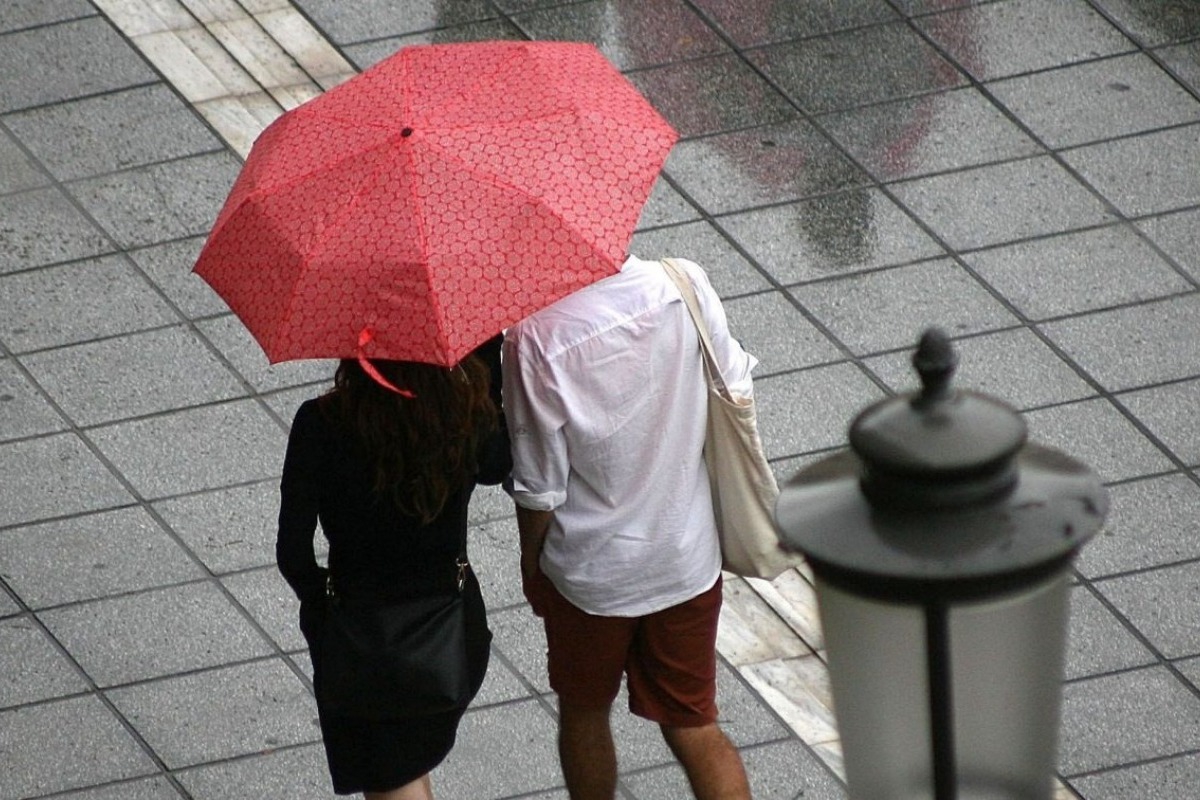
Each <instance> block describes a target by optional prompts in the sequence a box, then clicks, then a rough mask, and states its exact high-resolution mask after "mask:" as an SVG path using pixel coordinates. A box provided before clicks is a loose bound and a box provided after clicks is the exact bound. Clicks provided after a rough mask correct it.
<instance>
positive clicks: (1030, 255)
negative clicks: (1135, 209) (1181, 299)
mask: <svg viewBox="0 0 1200 800" xmlns="http://www.w3.org/2000/svg"><path fill="white" fill-rule="evenodd" d="M964 259H965V260H966V262H967V264H969V265H970V266H971V267H973V268H974V269H975V270H976V271H977V272H978V273H979V275H980V276H981V277H982V278H983V279H984V280H985V281H987V282H988V283H989V284H991V285H992V287H993V288H995V289H996V291H998V292H999V293H1000V294H1001V295H1003V296H1004V297H1005V298H1007V299H1008V300H1009V301H1010V302H1011V303H1012V304H1013V305H1014V306H1016V307H1017V309H1018V310H1019V311H1020V312H1021V313H1022V314H1023V315H1025V316H1026V317H1027V318H1029V319H1031V320H1041V319H1046V318H1048V317H1057V316H1063V315H1067V314H1076V313H1079V312H1082V311H1095V310H1098V309H1101V308H1106V307H1109V306H1115V305H1122V304H1126V303H1134V302H1138V301H1141V300H1152V299H1156V298H1160V297H1166V296H1170V295H1174V294H1182V293H1184V292H1189V291H1192V290H1193V288H1194V287H1193V286H1192V284H1191V283H1190V282H1189V281H1188V280H1187V279H1186V278H1184V277H1183V276H1181V275H1180V274H1179V273H1178V272H1176V271H1175V270H1174V269H1173V268H1172V267H1171V265H1170V264H1168V263H1167V262H1166V261H1164V260H1163V258H1162V257H1161V256H1160V255H1158V253H1156V252H1155V251H1154V248H1153V247H1151V246H1150V245H1149V244H1147V243H1146V242H1145V241H1144V240H1143V239H1141V238H1140V237H1139V236H1138V235H1137V234H1136V233H1134V232H1133V231H1132V230H1130V229H1129V228H1127V227H1124V226H1121V225H1111V226H1108V227H1105V228H1094V229H1092V230H1087V231H1079V232H1075V233H1068V234H1062V235H1059V236H1051V237H1049V238H1045V239H1035V240H1033V241H1028V242H1020V243H1018V244H1014V245H1010V246H1007V247H1000V248H997V249H992V250H986V251H983V252H978V253H971V254H969V255H966V256H964Z"/></svg>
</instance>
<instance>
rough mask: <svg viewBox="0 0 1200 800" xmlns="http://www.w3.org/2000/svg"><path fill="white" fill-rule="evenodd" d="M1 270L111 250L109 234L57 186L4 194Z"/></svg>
mask: <svg viewBox="0 0 1200 800" xmlns="http://www.w3.org/2000/svg"><path fill="white" fill-rule="evenodd" d="M0 219H3V220H4V227H3V228H0V273H3V272H15V271H17V270H23V269H32V268H33V267H40V266H43V265H46V264H57V263H59V262H61V261H71V260H73V259H77V258H88V257H90V256H97V255H101V254H102V253H111V252H113V250H114V248H113V247H112V245H111V244H110V243H109V240H108V238H107V237H106V236H105V235H104V234H103V233H102V232H101V231H100V230H99V229H98V228H97V227H96V226H95V225H93V224H92V222H91V221H90V220H88V218H87V217H85V216H84V215H83V214H81V213H80V211H79V209H77V208H76V207H75V206H74V205H73V204H72V203H71V201H70V200H69V199H68V198H67V196H66V195H64V194H63V193H62V191H60V190H59V189H57V188H48V189H36V190H32V191H28V192H20V193H18V194H10V195H4V196H0Z"/></svg>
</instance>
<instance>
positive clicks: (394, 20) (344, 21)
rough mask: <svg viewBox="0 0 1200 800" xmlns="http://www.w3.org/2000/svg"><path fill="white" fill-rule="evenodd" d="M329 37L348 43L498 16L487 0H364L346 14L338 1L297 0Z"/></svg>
mask: <svg viewBox="0 0 1200 800" xmlns="http://www.w3.org/2000/svg"><path fill="white" fill-rule="evenodd" d="M295 5H297V6H299V7H300V8H302V9H304V11H305V12H307V13H308V15H309V16H310V18H311V19H312V20H313V22H314V23H315V24H316V26H317V27H318V29H320V30H321V31H322V32H323V33H324V34H325V35H326V36H328V37H329V38H331V39H333V41H334V42H337V43H339V44H345V43H347V42H357V41H361V40H363V39H377V38H379V37H381V36H395V35H397V34H401V33H412V32H415V31H423V30H431V29H434V28H444V27H446V26H449V25H461V24H463V23H466V22H474V21H477V20H483V19H487V18H489V17H492V16H494V15H495V12H494V11H493V10H492V7H491V5H490V4H489V3H488V2H486V0H461V2H456V3H443V2H438V0H410V2H407V3H405V4H404V6H403V8H400V7H399V6H397V5H396V4H395V3H393V2H391V0H362V2H359V3H357V4H356V6H355V10H354V13H352V14H346V13H344V7H343V6H342V5H341V3H339V2H338V0H296V3H295Z"/></svg>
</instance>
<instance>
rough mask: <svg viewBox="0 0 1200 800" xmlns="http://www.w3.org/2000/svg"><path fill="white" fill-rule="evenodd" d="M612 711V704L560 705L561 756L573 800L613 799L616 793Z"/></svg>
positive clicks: (559, 744) (559, 743)
mask: <svg viewBox="0 0 1200 800" xmlns="http://www.w3.org/2000/svg"><path fill="white" fill-rule="evenodd" d="M611 711H612V706H611V705H609V706H607V707H605V708H585V707H582V706H572V705H568V704H565V703H562V702H560V703H559V708H558V715H559V720H558V756H559V759H560V760H561V761H562V770H563V778H564V779H565V780H566V782H567V792H568V793H569V794H570V795H571V800H613V797H614V796H615V795H616V793H617V752H616V748H615V747H614V745H613V737H612V728H611V727H610V725H609V715H610V713H611Z"/></svg>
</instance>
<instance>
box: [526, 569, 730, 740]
mask: <svg viewBox="0 0 1200 800" xmlns="http://www.w3.org/2000/svg"><path fill="white" fill-rule="evenodd" d="M540 583H541V586H540V588H539V592H541V593H542V595H543V598H544V606H545V616H544V617H543V621H544V622H545V625H546V643H547V647H548V650H549V670H550V687H551V688H552V689H554V691H555V692H557V693H558V696H559V700H560V702H562V703H564V704H568V705H573V706H576V707H581V708H606V707H607V706H609V705H611V704H612V702H613V700H615V699H616V697H617V693H618V692H619V691H620V688H621V676H622V675H627V676H628V679H627V680H628V684H627V685H628V687H629V710H630V711H631V712H633V713H634V714H637V715H638V716H639V717H645V718H646V719H648V720H651V721H653V722H657V723H659V724H660V725H666V726H668V727H680V728H683V727H695V726H700V725H707V724H709V723H712V722H716V719H717V680H716V677H717V653H716V645H717V620H718V617H719V616H720V613H721V578H720V577H718V578H717V582H716V583H715V584H713V586H712V588H711V589H709V590H708V591H706V592H703V593H702V594H700V595H697V596H696V597H693V598H692V599H691V600H687V601H685V602H683V603H680V604H679V605H676V606H671V607H670V608H666V609H663V610H662V611H657V612H655V613H653V614H647V615H646V616H643V617H603V616H597V615H595V614H588V613H587V612H585V611H581V610H580V609H579V608H578V607H576V606H575V605H573V604H572V603H571V602H570V601H569V600H567V599H566V598H565V597H563V596H562V594H560V593H559V591H558V589H556V588H555V587H554V584H553V583H551V581H550V579H549V578H547V577H545V576H544V575H542V576H541V578H540Z"/></svg>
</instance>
